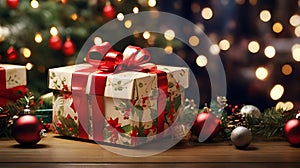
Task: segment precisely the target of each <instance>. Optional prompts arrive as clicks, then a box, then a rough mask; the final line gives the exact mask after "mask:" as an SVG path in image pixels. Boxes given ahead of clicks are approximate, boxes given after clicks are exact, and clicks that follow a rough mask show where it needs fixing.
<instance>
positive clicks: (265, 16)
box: [259, 10, 271, 22]
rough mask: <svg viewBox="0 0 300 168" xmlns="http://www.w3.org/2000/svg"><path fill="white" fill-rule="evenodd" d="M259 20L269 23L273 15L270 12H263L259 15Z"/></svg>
mask: <svg viewBox="0 0 300 168" xmlns="http://www.w3.org/2000/svg"><path fill="white" fill-rule="evenodd" d="M259 18H260V20H261V21H263V22H268V21H270V20H271V13H270V11H268V10H262V11H261V12H260V14H259Z"/></svg>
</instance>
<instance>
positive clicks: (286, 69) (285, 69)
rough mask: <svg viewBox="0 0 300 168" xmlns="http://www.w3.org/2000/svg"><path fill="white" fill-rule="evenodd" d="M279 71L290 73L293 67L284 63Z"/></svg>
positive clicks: (285, 73)
mask: <svg viewBox="0 0 300 168" xmlns="http://www.w3.org/2000/svg"><path fill="white" fill-rule="evenodd" d="M281 72H282V73H283V74H284V75H290V74H291V73H292V72H293V67H292V66H291V65H289V64H285V65H283V66H282V68H281Z"/></svg>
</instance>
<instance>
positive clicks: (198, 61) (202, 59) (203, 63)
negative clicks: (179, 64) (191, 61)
mask: <svg viewBox="0 0 300 168" xmlns="http://www.w3.org/2000/svg"><path fill="white" fill-rule="evenodd" d="M207 62H208V61H207V58H206V57H205V56H204V55H199V56H198V57H197V58H196V64H197V65H198V66H199V67H205V66H206V65H207Z"/></svg>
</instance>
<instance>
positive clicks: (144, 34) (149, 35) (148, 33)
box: [143, 31, 151, 40]
mask: <svg viewBox="0 0 300 168" xmlns="http://www.w3.org/2000/svg"><path fill="white" fill-rule="evenodd" d="M150 37H151V34H150V32H148V31H145V32H144V33H143V38H144V39H146V40H147V39H149V38H150Z"/></svg>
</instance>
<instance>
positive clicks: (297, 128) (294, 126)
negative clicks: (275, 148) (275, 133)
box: [284, 118, 300, 146]
mask: <svg viewBox="0 0 300 168" xmlns="http://www.w3.org/2000/svg"><path fill="white" fill-rule="evenodd" d="M284 133H285V136H286V139H287V141H288V142H289V143H290V144H291V145H294V146H300V119H297V118H295V119H291V120H289V121H288V122H287V123H286V124H285V126H284Z"/></svg>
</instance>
